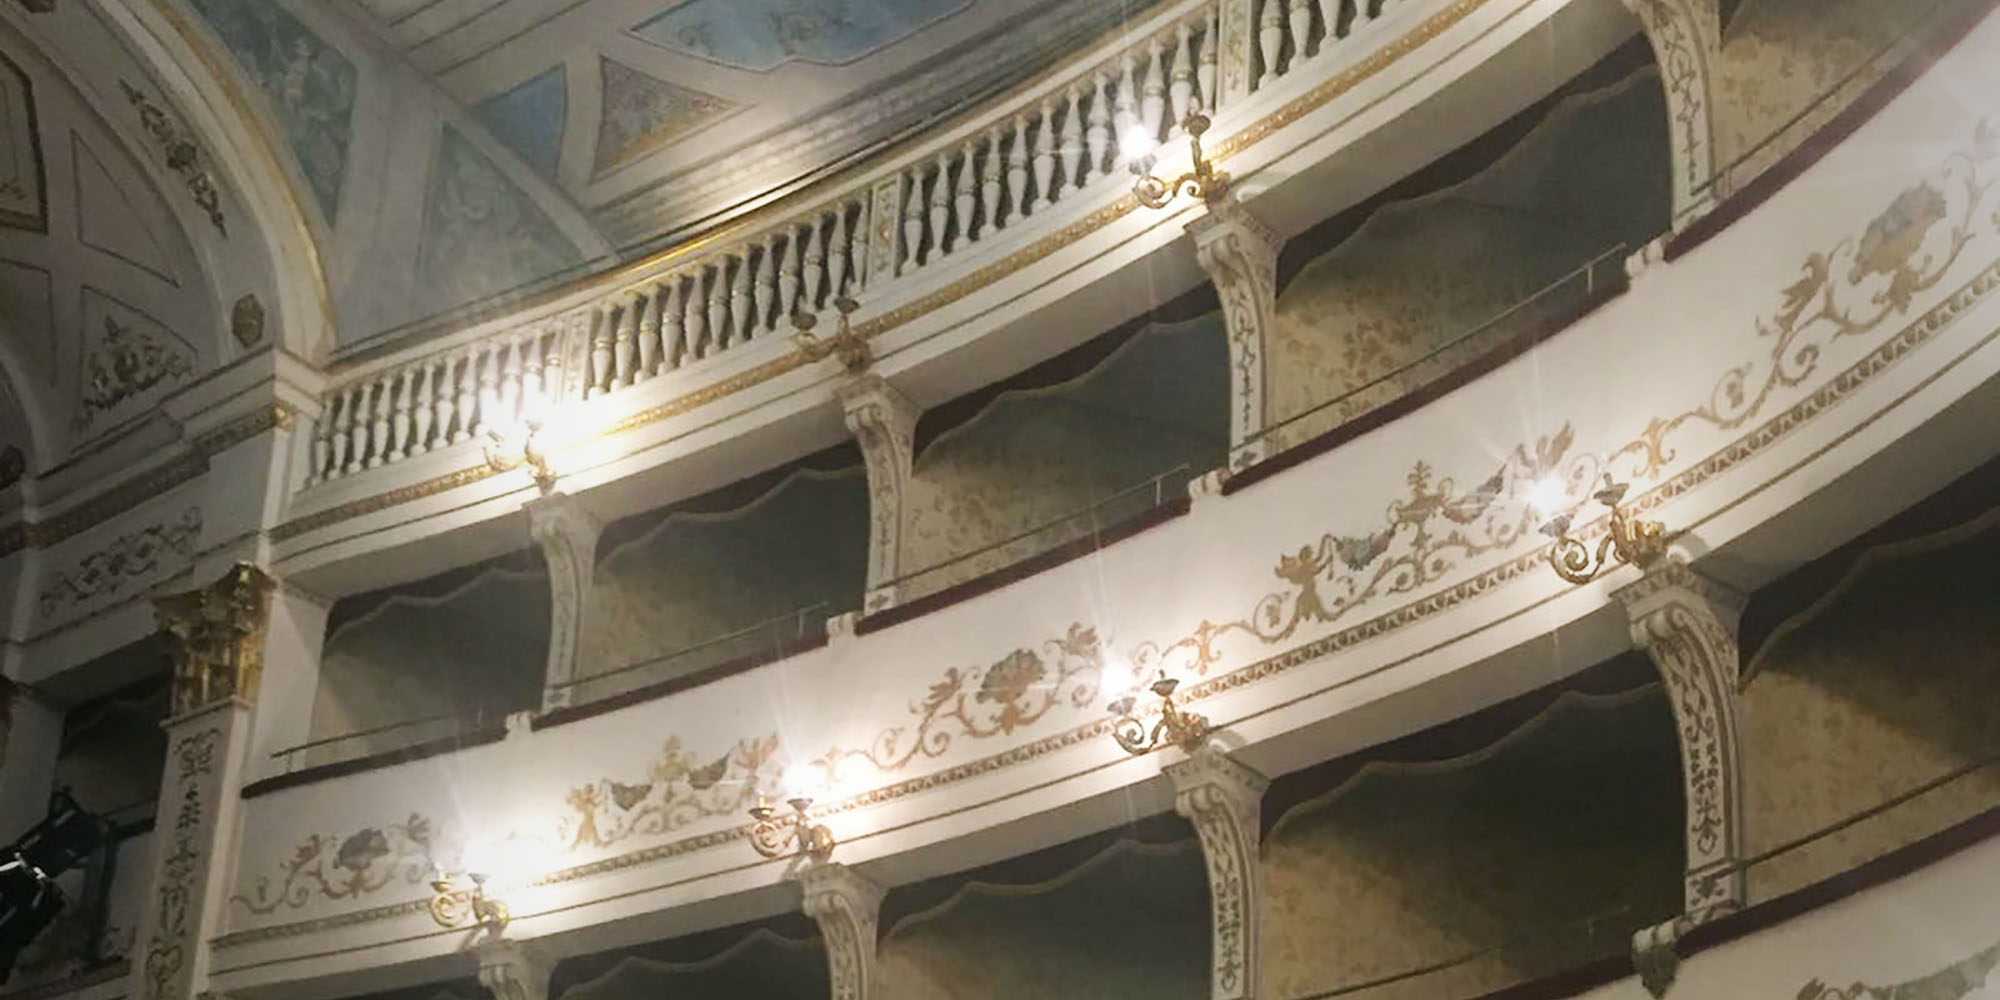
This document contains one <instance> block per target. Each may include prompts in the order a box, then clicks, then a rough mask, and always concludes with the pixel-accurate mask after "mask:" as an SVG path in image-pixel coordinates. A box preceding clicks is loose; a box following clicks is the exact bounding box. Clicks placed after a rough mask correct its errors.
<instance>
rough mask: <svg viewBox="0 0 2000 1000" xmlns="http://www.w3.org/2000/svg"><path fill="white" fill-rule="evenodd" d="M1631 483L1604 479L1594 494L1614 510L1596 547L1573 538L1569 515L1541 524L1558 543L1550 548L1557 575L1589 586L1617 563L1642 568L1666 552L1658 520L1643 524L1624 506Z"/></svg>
mask: <svg viewBox="0 0 2000 1000" xmlns="http://www.w3.org/2000/svg"><path fill="white" fill-rule="evenodd" d="M1630 488H1631V486H1630V484H1628V483H1620V482H1616V481H1614V480H1612V478H1611V476H1610V474H1609V473H1606V474H1605V476H1604V488H1603V489H1601V490H1598V491H1597V492H1596V493H1595V494H1592V498H1593V499H1595V500H1596V501H1597V502H1598V503H1601V504H1603V505H1604V506H1606V507H1609V508H1611V524H1610V527H1609V529H1608V530H1607V531H1606V532H1605V535H1604V537H1603V538H1602V539H1600V540H1599V541H1598V543H1597V548H1596V549H1595V550H1592V549H1591V547H1590V546H1589V545H1587V544H1585V543H1584V542H1582V541H1579V540H1577V539H1575V538H1571V537H1570V534H1569V526H1570V521H1571V519H1572V517H1573V515H1572V514H1570V513H1562V514H1557V515H1556V516H1554V517H1552V518H1549V521H1548V523H1547V524H1544V525H1542V534H1544V535H1547V536H1549V537H1550V538H1553V539H1555V540H1556V542H1555V544H1554V545H1551V546H1549V565H1550V566H1552V567H1554V568H1555V571H1556V575H1558V576H1560V577H1562V578H1563V579H1565V580H1568V581H1569V582H1571V583H1589V582H1590V581H1591V580H1593V579H1595V578H1596V577H1597V575H1598V574H1599V573H1602V572H1604V571H1605V570H1606V569H1608V568H1610V566H1611V565H1612V564H1613V563H1614V562H1619V563H1630V564H1632V565H1634V566H1637V567H1639V568H1641V569H1644V568H1646V567H1647V566H1650V565H1652V564H1653V563H1654V562H1655V561H1657V560H1658V559H1659V558H1660V557H1661V556H1663V555H1665V554H1666V552H1667V529H1666V526H1665V525H1663V524H1661V523H1660V522H1658V521H1642V520H1639V519H1637V518H1635V517H1633V516H1632V515H1631V513H1629V512H1628V511H1626V510H1625V509H1624V507H1622V506H1620V505H1621V504H1623V503H1624V502H1625V493H1626V491H1627V490H1629V489H1630Z"/></svg>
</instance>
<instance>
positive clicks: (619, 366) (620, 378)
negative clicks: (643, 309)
mask: <svg viewBox="0 0 2000 1000" xmlns="http://www.w3.org/2000/svg"><path fill="white" fill-rule="evenodd" d="M612 308H613V307H612V306H608V305H607V306H605V313H606V319H607V320H608V319H609V318H610V310H611V309H612ZM616 308H617V310H618V314H617V315H618V328H617V329H618V332H617V333H616V334H615V335H613V337H612V339H611V366H612V374H613V377H614V384H615V386H616V387H617V388H620V389H623V388H625V387H627V386H630V385H631V384H632V368H633V366H634V365H637V364H638V363H639V297H638V296H636V295H626V296H623V297H621V299H620V300H619V302H618V305H617V307H616ZM604 388H605V391H606V392H609V391H610V390H611V389H612V388H613V385H606V386H605V387H604Z"/></svg>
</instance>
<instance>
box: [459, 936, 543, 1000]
mask: <svg viewBox="0 0 2000 1000" xmlns="http://www.w3.org/2000/svg"><path fill="white" fill-rule="evenodd" d="M473 954H475V955H476V956H477V957H478V958H479V984H480V985H481V986H484V987H486V992H488V993H491V994H493V1000H549V971H550V969H551V967H552V966H551V963H550V962H549V960H548V958H547V956H545V955H543V954H542V953H541V952H540V951H539V950H537V949H535V948H532V947H530V946H528V945H526V944H523V943H522V942H519V941H509V940H507V939H505V938H499V937H491V936H488V937H486V938H484V939H482V940H481V941H480V942H479V944H477V945H475V946H474V947H473Z"/></svg>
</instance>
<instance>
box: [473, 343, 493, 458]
mask: <svg viewBox="0 0 2000 1000" xmlns="http://www.w3.org/2000/svg"><path fill="white" fill-rule="evenodd" d="M474 350H476V351H478V354H477V355H475V357H476V359H477V360H475V361H474V362H473V364H474V365H475V366H477V370H478V372H479V382H478V384H477V388H478V393H479V420H478V422H477V423H475V424H474V425H473V427H472V433H474V434H476V435H479V436H481V437H484V436H485V435H486V432H488V431H490V430H493V429H495V428H494V424H495V423H496V422H497V421H498V419H499V417H500V412H499V410H498V409H497V408H496V406H495V404H496V402H497V401H498V399H499V397H500V357H499V354H498V353H497V352H496V351H495V350H494V348H493V346H492V345H490V344H489V345H487V346H485V347H480V348H474Z"/></svg>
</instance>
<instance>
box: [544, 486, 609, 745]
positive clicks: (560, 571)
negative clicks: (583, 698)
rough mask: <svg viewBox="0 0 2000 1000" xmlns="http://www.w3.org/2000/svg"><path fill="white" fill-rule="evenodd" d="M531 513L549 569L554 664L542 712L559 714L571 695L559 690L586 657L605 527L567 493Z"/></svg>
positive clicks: (546, 500)
mask: <svg viewBox="0 0 2000 1000" xmlns="http://www.w3.org/2000/svg"><path fill="white" fill-rule="evenodd" d="M526 507H527V511H528V533H529V535H530V536H532V537H533V538H534V540H535V544H536V545H538V546H540V547H541V550H542V560H543V561H544V562H546V563H547V564H548V567H549V660H548V670H547V671H546V672H545V673H544V674H543V676H544V677H545V678H546V680H545V681H544V683H545V685H546V687H545V688H544V689H543V691H544V693H543V696H542V707H543V708H559V707H561V706H564V705H567V704H569V701H570V693H571V692H570V689H569V688H567V687H557V685H560V684H566V683H568V682H569V681H570V680H572V679H573V678H575V676H576V663H577V658H578V657H580V656H582V655H583V636H584V628H585V625H586V621H587V618H588V612H589V610H590V609H589V607H588V606H587V605H588V602H589V599H590V579H591V573H592V572H593V570H594V569H595V568H596V565H597V536H598V535H599V534H600V533H602V532H603V530H604V525H603V523H602V522H600V521H599V520H598V519H597V518H596V517H595V516H593V515H592V514H591V513H590V512H589V511H587V510H584V509H583V505H582V504H581V503H579V502H578V501H577V500H576V498H575V497H572V496H570V495H568V494H566V493H551V494H549V495H548V496H545V497H542V498H541V499H539V500H533V501H530V502H529V503H528V504H527V505H526Z"/></svg>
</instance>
